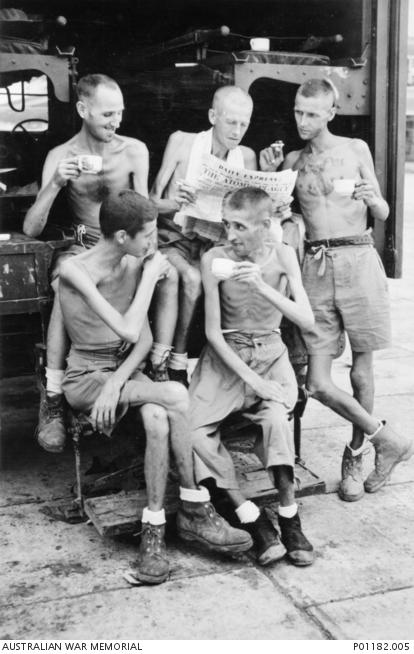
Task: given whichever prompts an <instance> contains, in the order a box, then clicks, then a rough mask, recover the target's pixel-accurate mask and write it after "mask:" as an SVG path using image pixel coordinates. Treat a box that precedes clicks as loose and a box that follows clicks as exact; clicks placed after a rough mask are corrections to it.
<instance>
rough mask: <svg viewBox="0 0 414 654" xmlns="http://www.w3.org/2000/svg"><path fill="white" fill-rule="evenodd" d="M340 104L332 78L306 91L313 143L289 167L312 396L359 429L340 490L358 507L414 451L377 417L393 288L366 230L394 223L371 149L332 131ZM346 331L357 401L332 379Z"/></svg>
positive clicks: (303, 119)
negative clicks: (371, 458)
mask: <svg viewBox="0 0 414 654" xmlns="http://www.w3.org/2000/svg"><path fill="white" fill-rule="evenodd" d="M337 99H338V92H337V90H336V88H335V87H334V85H333V84H332V83H331V82H330V80H328V79H310V80H308V81H306V82H305V83H304V84H302V86H300V87H299V89H298V92H297V94H296V99H295V108H294V112H295V119H296V124H297V129H298V132H299V136H300V137H301V138H302V139H303V140H304V141H305V142H306V144H305V147H304V148H303V149H302V150H297V151H294V152H290V153H289V154H288V155H287V156H286V159H285V161H284V164H283V167H284V168H285V169H286V168H292V169H293V170H297V171H298V177H297V182H296V192H297V197H298V200H299V203H300V206H301V210H302V214H303V218H304V221H305V225H306V232H307V238H308V240H307V241H305V250H306V254H305V260H304V264H303V271H302V274H303V281H304V287H305V290H306V291H307V294H308V296H309V300H310V302H311V305H312V309H313V312H314V315H315V326H314V327H313V328H312V329H310V330H307V331H305V332H303V336H304V338H305V342H306V345H307V350H308V354H309V365H308V377H307V389H308V392H309V394H310V396H312V397H314V398H316V399H318V400H319V401H321V402H322V403H323V404H326V405H327V406H329V407H330V408H331V409H333V410H334V411H336V412H337V413H339V414H340V415H341V416H343V417H344V418H346V419H347V420H349V421H350V422H351V423H352V425H353V432H352V440H351V442H350V443H349V445H346V447H345V451H344V454H343V459H342V479H341V483H340V487H339V495H340V497H341V498H342V499H343V500H345V501H348V502H352V501H355V500H359V499H360V498H361V497H362V496H363V495H364V492H365V491H366V492H369V493H373V492H376V491H377V490H379V489H380V488H381V487H382V486H383V485H384V484H385V483H386V482H387V480H388V479H389V477H390V475H391V472H392V470H393V468H394V467H395V466H396V465H397V464H398V463H399V462H400V461H405V460H407V459H408V458H410V456H411V455H412V453H413V444H412V442H411V441H410V439H408V438H406V437H402V436H399V435H397V434H396V433H395V432H394V431H393V430H392V429H391V428H390V427H389V425H387V424H386V423H385V421H383V420H379V419H377V418H376V417H374V416H373V415H372V411H373V405H374V375H373V352H374V351H375V350H378V349H382V348H385V347H388V346H389V345H390V314H389V300H388V290H387V280H386V276H385V272H384V269H383V266H382V263H381V260H380V258H379V255H378V253H377V251H376V250H375V247H374V241H373V238H372V235H371V230H370V229H367V210H368V209H369V211H370V213H371V216H372V217H373V218H374V219H375V220H386V218H387V217H388V213H389V207H388V204H387V202H386V201H385V200H384V198H383V197H382V195H381V191H380V188H379V184H378V181H377V178H376V175H375V170H374V165H373V161H372V157H371V153H370V151H369V149H368V146H367V144H366V143H365V142H364V141H362V140H360V139H353V138H345V137H342V136H336V135H334V134H332V133H331V132H330V130H329V123H330V122H331V121H332V119H333V118H334V116H335V110H336V103H337ZM268 151H269V149H268ZM268 156H270V155H269V154H268ZM344 331H346V333H347V334H348V338H349V342H350V345H351V349H352V367H351V373H350V379H351V385H352V389H353V397H352V396H351V395H349V394H348V393H346V392H344V391H342V390H341V389H340V388H338V387H337V386H336V385H335V384H334V383H333V381H332V377H331V366H332V360H333V358H334V357H335V355H336V354H337V351H338V342H339V338H340V337H341V334H342V333H343V332H344ZM367 440H368V441H370V442H371V443H372V445H373V446H374V448H375V469H374V470H373V471H372V472H371V473H370V475H369V476H368V478H367V479H365V480H364V478H363V470H362V456H363V454H364V452H365V451H366V441H367Z"/></svg>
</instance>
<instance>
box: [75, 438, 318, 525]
mask: <svg viewBox="0 0 414 654" xmlns="http://www.w3.org/2000/svg"><path fill="white" fill-rule="evenodd" d="M231 454H232V457H233V461H234V464H235V467H236V472H237V476H238V480H239V483H240V488H241V491H242V492H243V493H244V494H245V496H246V497H248V498H249V499H252V500H254V501H255V502H257V503H258V504H259V505H263V504H269V503H270V502H274V501H277V499H278V492H277V491H276V490H275V488H274V486H273V485H272V483H271V481H270V478H269V475H268V473H267V472H266V470H265V469H264V468H263V466H262V464H261V462H260V461H259V459H258V458H257V457H256V455H255V454H254V453H252V452H251V451H250V452H242V451H232V452H231ZM295 477H296V481H297V490H296V496H297V497H303V496H305V495H314V494H319V493H324V492H325V490H326V487H325V482H324V481H322V480H321V479H320V478H319V477H318V476H317V475H315V474H314V473H313V472H312V471H311V470H309V469H308V468H306V466H305V465H304V464H303V463H302V462H298V463H297V464H296V466H295ZM146 505H147V495H146V491H145V489H143V490H139V491H131V492H125V491H122V492H120V493H116V494H113V495H106V496H101V497H94V498H89V499H87V500H85V503H84V511H85V513H86V515H87V516H88V518H89V519H90V520H91V521H92V523H93V524H94V525H95V527H96V529H97V530H98V532H99V533H100V534H101V536H110V537H112V536H119V535H121V534H127V533H134V532H137V531H139V530H140V518H141V515H142V509H143V508H144V507H145V506H146ZM177 507H178V482H176V481H172V480H170V481H169V483H168V485H167V492H166V498H165V509H166V513H167V516H168V515H172V514H173V513H175V512H176V510H177Z"/></svg>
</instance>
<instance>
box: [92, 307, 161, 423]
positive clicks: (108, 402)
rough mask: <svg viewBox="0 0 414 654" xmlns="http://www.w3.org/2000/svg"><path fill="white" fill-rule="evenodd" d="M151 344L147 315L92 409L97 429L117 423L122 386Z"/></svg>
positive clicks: (145, 355) (143, 359) (142, 359)
mask: <svg viewBox="0 0 414 654" xmlns="http://www.w3.org/2000/svg"><path fill="white" fill-rule="evenodd" d="M151 345H152V334H151V330H150V326H149V322H148V318H147V317H146V318H145V321H144V324H143V326H142V331H141V334H140V337H139V340H138V341H137V343H136V344H135V345H134V347H133V348H132V350H131V352H130V353H129V354H128V356H127V357H126V359H125V360H124V361H123V362H122V363H121V365H120V366H119V368H117V370H115V372H114V373H113V374H112V375H111V376H110V377H109V379H108V380H107V381H106V382H105V384H104V386H103V387H102V390H101V392H100V393H99V396H98V397H97V398H96V400H95V404H94V405H93V408H92V411H91V421H92V424H93V427H94V429H96V430H97V431H103V430H104V429H111V428H112V427H113V425H114V424H115V418H116V408H117V406H118V403H119V399H120V397H121V392H122V388H123V386H124V385H125V383H126V382H127V381H128V379H129V378H130V377H131V375H132V373H133V372H134V371H135V370H136V369H137V368H138V366H139V365H140V364H141V363H142V362H143V361H145V359H146V358H147V355H148V352H149V351H150V349H151Z"/></svg>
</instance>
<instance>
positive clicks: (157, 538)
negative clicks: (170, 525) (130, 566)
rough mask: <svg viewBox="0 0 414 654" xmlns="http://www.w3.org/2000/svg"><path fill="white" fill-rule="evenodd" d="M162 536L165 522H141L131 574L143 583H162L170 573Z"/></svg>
mask: <svg viewBox="0 0 414 654" xmlns="http://www.w3.org/2000/svg"><path fill="white" fill-rule="evenodd" d="M164 537H165V524H163V525H151V524H150V523H149V522H143V523H142V532H141V544H140V547H139V558H138V562H137V563H136V564H135V566H134V571H133V574H134V577H136V578H137V579H138V580H139V581H140V582H142V583H144V584H162V583H163V581H165V580H166V579H167V577H168V575H169V574H170V566H169V564H168V559H167V550H166V547H165V540H164Z"/></svg>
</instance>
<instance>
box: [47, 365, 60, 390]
mask: <svg viewBox="0 0 414 654" xmlns="http://www.w3.org/2000/svg"><path fill="white" fill-rule="evenodd" d="M64 376H65V371H64V370H55V369H54V368H46V391H47V392H48V393H56V394H58V395H61V394H62V382H63V377H64Z"/></svg>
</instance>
